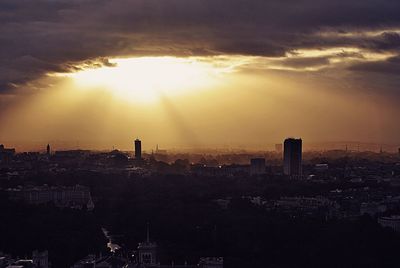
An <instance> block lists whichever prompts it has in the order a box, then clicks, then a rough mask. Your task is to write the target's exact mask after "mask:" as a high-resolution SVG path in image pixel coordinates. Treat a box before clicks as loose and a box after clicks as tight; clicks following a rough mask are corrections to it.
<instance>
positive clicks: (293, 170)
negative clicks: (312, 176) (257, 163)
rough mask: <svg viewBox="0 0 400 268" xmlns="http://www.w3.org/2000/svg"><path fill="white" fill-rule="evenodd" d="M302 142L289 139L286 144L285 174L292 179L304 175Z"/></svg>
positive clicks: (284, 154) (284, 157) (284, 156)
mask: <svg viewBox="0 0 400 268" xmlns="http://www.w3.org/2000/svg"><path fill="white" fill-rule="evenodd" d="M301 162H302V140H301V139H294V138H289V139H286V140H285V142H284V153H283V172H284V174H285V175H288V176H291V177H294V178H296V177H301V175H302V164H301Z"/></svg>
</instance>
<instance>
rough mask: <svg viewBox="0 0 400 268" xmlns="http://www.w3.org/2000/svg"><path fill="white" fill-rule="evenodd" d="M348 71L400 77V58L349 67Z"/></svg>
mask: <svg viewBox="0 0 400 268" xmlns="http://www.w3.org/2000/svg"><path fill="white" fill-rule="evenodd" d="M349 69H350V70H353V71H359V72H373V73H381V74H386V75H394V76H400V57H399V56H396V57H391V58H389V59H387V60H385V61H375V62H365V63H359V64H355V65H353V66H351V67H349Z"/></svg>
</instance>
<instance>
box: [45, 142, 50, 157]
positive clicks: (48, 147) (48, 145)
mask: <svg viewBox="0 0 400 268" xmlns="http://www.w3.org/2000/svg"><path fill="white" fill-rule="evenodd" d="M46 153H47V155H48V156H49V155H50V153H51V148H50V144H47V147H46Z"/></svg>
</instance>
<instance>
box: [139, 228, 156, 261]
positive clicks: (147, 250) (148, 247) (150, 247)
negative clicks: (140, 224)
mask: <svg viewBox="0 0 400 268" xmlns="http://www.w3.org/2000/svg"><path fill="white" fill-rule="evenodd" d="M137 250H138V255H139V256H138V257H139V264H143V265H146V266H154V265H156V264H157V244H156V243H155V242H150V231H149V226H148V225H147V237H146V241H145V242H141V243H139V245H138V247H137Z"/></svg>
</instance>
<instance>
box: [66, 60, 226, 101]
mask: <svg viewBox="0 0 400 268" xmlns="http://www.w3.org/2000/svg"><path fill="white" fill-rule="evenodd" d="M110 63H111V65H112V66H104V67H101V68H94V69H84V70H82V71H79V72H76V73H70V74H66V75H67V76H69V77H72V78H73V80H74V82H75V84H76V86H77V87H78V88H81V89H86V90H90V89H99V88H101V89H106V90H109V91H110V92H112V94H113V95H115V96H117V97H120V98H122V99H125V100H128V101H133V102H142V103H143V102H144V103H148V102H154V101H157V100H159V98H160V97H162V96H169V97H170V96H176V95H180V94H183V93H191V92H193V91H197V90H200V89H205V88H213V87H215V86H217V84H218V82H219V81H220V79H221V78H222V76H223V74H224V73H226V72H230V71H231V70H230V69H229V68H230V66H227V65H226V64H224V65H215V63H214V62H213V61H205V60H200V59H198V58H176V57H139V58H124V59H111V60H110Z"/></svg>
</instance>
